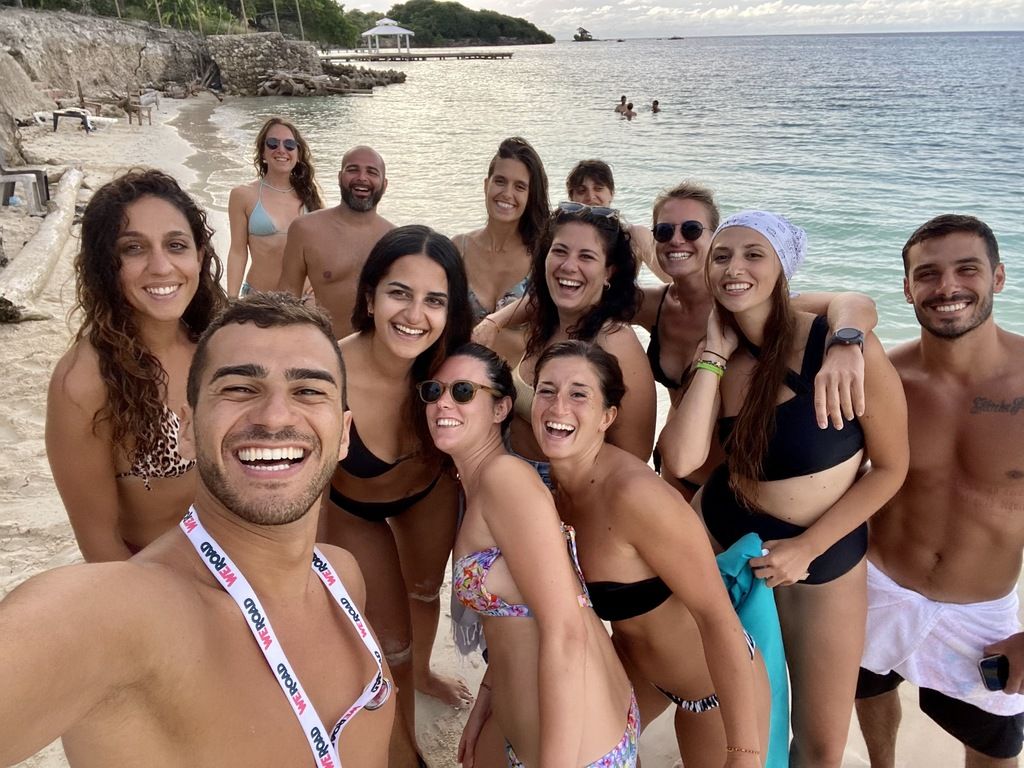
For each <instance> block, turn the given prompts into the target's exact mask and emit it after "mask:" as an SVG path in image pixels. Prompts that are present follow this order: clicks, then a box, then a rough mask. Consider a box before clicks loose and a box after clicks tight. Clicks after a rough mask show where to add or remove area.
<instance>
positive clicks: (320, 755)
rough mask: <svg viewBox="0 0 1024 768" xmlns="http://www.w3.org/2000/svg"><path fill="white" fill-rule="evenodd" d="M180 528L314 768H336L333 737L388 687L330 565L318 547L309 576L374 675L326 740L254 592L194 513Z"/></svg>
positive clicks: (368, 639) (377, 657)
mask: <svg viewBox="0 0 1024 768" xmlns="http://www.w3.org/2000/svg"><path fill="white" fill-rule="evenodd" d="M179 526H180V527H181V530H182V531H184V532H185V535H186V536H187V537H188V540H189V541H190V542H192V546H193V547H195V550H196V552H197V553H198V554H199V559H200V560H202V561H203V563H204V564H205V565H206V567H207V568H209V569H210V573H212V574H213V576H214V578H215V579H217V581H218V582H220V585H221V586H222V587H224V590H225V591H226V592H227V593H228V594H229V595H230V596H231V599H232V600H234V601H235V604H236V605H237V606H238V610H239V611H241V612H242V615H243V616H244V617H245V620H246V623H247V624H248V625H249V631H250V632H252V635H253V637H255V638H256V644H257V645H258V646H259V648H260V650H261V651H262V652H263V656H264V657H265V658H266V660H267V664H268V665H269V666H270V669H271V671H272V672H273V673H274V677H276V678H277V682H278V685H280V686H281V690H282V691H283V692H284V695H285V698H287V699H288V703H289V704H290V705H291V708H292V712H294V713H295V717H296V718H298V721H299V724H300V725H301V726H302V731H303V733H304V734H305V735H306V741H308V742H309V748H310V750H312V752H313V759H314V761H315V762H316V765H318V766H320V768H341V759H340V758H339V757H338V748H337V744H338V734H340V733H341V730H342V728H344V727H345V726H346V725H347V724H348V722H349V721H350V720H351V719H352V718H353V717H354V716H355V714H356V713H357V712H358V711H359V710H360V709H362V708H363V707H366V706H367V704H369V703H370V702H372V701H373V700H374V699H375V698H376V697H377V696H378V694H380V695H385V693H384V690H385V689H386V688H387V687H388V686H389V685H390V684H389V683H388V681H387V680H386V679H385V678H384V670H383V668H382V657H381V653H380V648H378V647H377V643H376V641H375V640H374V639H373V635H371V634H370V630H369V629H368V628H367V626H366V624H365V623H364V622H363V619H362V617H361V616H360V615H359V611H357V610H356V607H355V604H353V602H352V600H351V598H350V597H349V595H348V592H347V591H346V590H345V587H344V585H343V584H342V583H341V579H339V578H338V576H337V574H335V572H334V569H333V568H331V564H330V563H328V562H327V558H326V557H324V555H323V553H322V552H321V551H320V550H319V549H318V548H317V547H313V563H312V566H311V567H312V569H313V572H314V573H316V575H317V576H319V577H320V581H322V582H323V583H324V586H326V587H327V589H328V591H329V592H330V593H331V597H333V598H334V600H335V602H336V603H337V604H338V605H339V606H341V609H342V610H343V611H344V612H345V615H346V616H348V618H349V620H350V621H351V622H352V625H353V626H354V627H355V628H356V632H358V633H359V637H360V638H361V639H362V641H363V644H364V645H365V646H366V648H367V650H369V652H370V654H371V655H372V656H373V659H374V661H375V662H376V663H377V672H376V674H375V675H374V676H373V678H372V679H371V680H370V682H369V683H368V684H367V685H366V687H365V688H364V689H363V692H362V694H361V695H360V696H359V698H358V699H356V700H355V702H354V703H353V704H352V706H351V707H349V708H348V709H347V710H346V711H345V714H343V715H342V716H341V719H340V720H338V723H337V725H335V726H334V729H333V730H332V731H331V733H330V735H328V734H327V729H326V728H325V727H324V724H323V721H322V720H321V719H320V715H318V714H317V712H316V709H314V708H313V705H312V703H311V702H310V700H309V697H308V696H307V695H306V691H305V689H304V688H303V687H302V683H300V682H299V677H298V675H297V674H295V671H294V670H293V669H292V665H291V664H290V663H289V661H288V658H287V657H286V656H285V654H284V650H283V649H282V648H281V644H280V643H279V642H278V640H277V635H276V634H275V633H274V628H273V627H272V626H271V625H270V619H269V617H268V616H267V613H266V611H264V610H263V606H262V605H261V604H260V599H259V598H258V597H257V596H256V592H255V591H254V590H253V588H252V586H250V584H249V582H248V581H247V580H246V578H245V576H244V575H243V574H242V572H241V571H240V570H239V569H238V568H237V567H235V564H234V563H233V562H232V561H231V558H230V557H228V554H227V552H225V551H224V550H223V549H222V548H221V546H220V545H219V544H218V543H217V541H216V540H215V539H214V538H213V536H211V535H210V534H209V533H207V532H206V529H205V528H203V524H202V523H200V522H199V514H198V513H197V512H196V509H195V507H190V508H189V510H188V513H187V514H186V515H185V517H183V518H182V520H181V522H180V523H179ZM378 706H379V705H378ZM375 708H376V707H373V706H369V707H367V709H375Z"/></svg>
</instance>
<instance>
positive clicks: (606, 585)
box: [587, 576, 672, 621]
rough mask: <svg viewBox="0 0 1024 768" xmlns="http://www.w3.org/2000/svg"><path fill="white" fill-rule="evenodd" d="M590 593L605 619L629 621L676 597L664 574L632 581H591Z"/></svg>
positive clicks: (599, 613)
mask: <svg viewBox="0 0 1024 768" xmlns="http://www.w3.org/2000/svg"><path fill="white" fill-rule="evenodd" d="M587 592H589V593H590V600H591V602H593V604H594V612H595V613H596V614H597V615H598V616H599V617H600V618H601V619H603V620H604V621H625V620H626V619H633V618H636V617H637V616H642V615H643V614H645V613H648V612H649V611H653V610H654V609H655V608H657V607H658V606H659V605H661V604H662V603H664V602H665V601H666V600H668V599H669V597H671V596H672V590H671V589H669V588H668V587H667V586H666V585H665V582H664V581H662V580H661V577H660V576H652V577H651V578H649V579H644V580H643V581H634V582H633V583H632V584H620V583H619V582H617V581H588V582H587Z"/></svg>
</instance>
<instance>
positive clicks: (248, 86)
mask: <svg viewBox="0 0 1024 768" xmlns="http://www.w3.org/2000/svg"><path fill="white" fill-rule="evenodd" d="M206 44H207V46H209V49H210V55H211V56H212V57H213V59H214V61H216V62H217V66H218V67H219V68H220V78H221V84H222V85H223V86H224V92H225V93H231V94H255V93H256V91H257V88H258V87H259V84H260V83H261V82H263V81H264V80H266V76H267V73H268V72H276V71H278V70H284V71H297V72H307V73H309V74H313V75H319V74H321V73H322V72H323V70H322V69H321V66H320V57H319V55H318V54H317V49H316V47H315V46H314V45H313V44H312V43H304V42H300V41H298V40H285V39H284V37H282V36H281V35H280V34H279V33H277V32H262V33H259V34H255V35H210V36H209V37H207V38H206Z"/></svg>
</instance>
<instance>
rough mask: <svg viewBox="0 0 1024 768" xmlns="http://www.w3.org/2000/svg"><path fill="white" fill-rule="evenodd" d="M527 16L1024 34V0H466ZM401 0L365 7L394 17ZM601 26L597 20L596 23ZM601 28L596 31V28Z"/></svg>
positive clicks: (605, 32) (754, 28)
mask: <svg viewBox="0 0 1024 768" xmlns="http://www.w3.org/2000/svg"><path fill="white" fill-rule="evenodd" d="M461 2H463V4H464V5H467V6H469V7H471V8H489V9H491V10H495V11H498V12H499V13H508V14H510V15H512V16H522V17H525V18H527V19H529V20H530V21H532V22H533V23H534V24H536V25H537V26H538V27H540V28H541V29H544V30H546V31H548V32H550V33H551V34H553V35H555V37H557V38H559V39H568V38H570V37H571V36H572V34H573V32H575V31H576V27H578V26H579V25H580V24H583V25H584V26H586V27H587V28H588V29H590V31H591V32H593V33H594V34H595V35H596V36H599V37H625V36H628V37H655V36H663V35H665V34H668V33H666V30H665V25H666V24H672V25H673V29H676V28H681V30H682V32H681V33H682V34H686V35H687V36H691V37H697V36H701V35H721V34H762V33H766V32H768V33H775V34H785V33H800V32H816V33H824V32H884V31H900V32H906V31H920V32H927V31H949V30H982V29H987V30H1012V29H1022V28H1024V0H985V1H984V2H978V0H890V1H889V2H883V0H846V1H844V0H822V1H821V2H815V1H814V0H749V1H746V2H742V1H741V2H737V0H693V1H692V2H687V0H668V1H667V2H666V0H661V2H660V4H655V3H657V2H658V0H617V1H616V2H614V3H611V4H609V3H608V2H607V0H590V2H587V1H586V0H461ZM392 4H393V0H370V2H368V3H360V4H359V5H358V6H357V7H359V8H361V9H362V10H376V11H381V12H383V11H386V10H387V9H388V8H390V7H391V5H392ZM595 22H597V23H596V24H595ZM598 25H599V26H600V29H594V27H595V26H598Z"/></svg>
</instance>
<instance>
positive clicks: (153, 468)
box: [117, 405, 196, 491]
mask: <svg viewBox="0 0 1024 768" xmlns="http://www.w3.org/2000/svg"><path fill="white" fill-rule="evenodd" d="M180 426H181V425H180V423H179V421H178V416H177V414H175V413H174V411H172V410H171V409H170V408H168V407H167V406H166V405H165V406H164V416H163V418H162V419H161V420H160V423H159V424H158V425H157V429H158V433H157V435H156V440H155V446H156V447H155V448H154V450H153V452H152V453H145V454H144V453H141V452H139V451H135V455H134V456H133V457H132V466H131V469H129V470H128V471H127V472H121V473H120V474H118V475H117V477H118V479H120V478H122V477H141V478H142V482H143V484H144V485H145V486H146V490H147V491H151V490H153V489H152V488H151V487H150V484H149V481H150V478H153V477H179V476H180V475H183V474H185V473H186V472H188V471H189V470H190V469H192V467H194V466H195V465H196V462H195V460H194V459H185V458H182V456H181V454H180V453H178V428H179V427H180ZM146 437H149V435H146Z"/></svg>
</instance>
